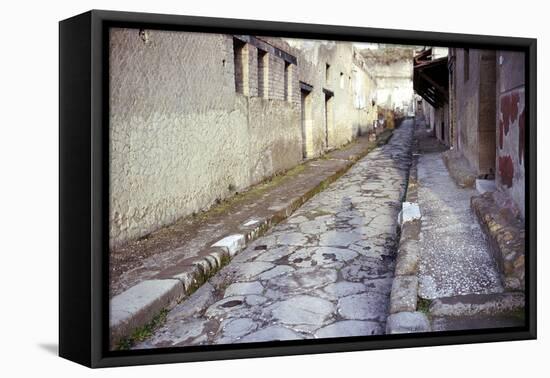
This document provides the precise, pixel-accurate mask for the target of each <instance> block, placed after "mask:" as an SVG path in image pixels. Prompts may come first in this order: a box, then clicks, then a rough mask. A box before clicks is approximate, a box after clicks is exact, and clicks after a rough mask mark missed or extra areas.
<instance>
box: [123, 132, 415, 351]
mask: <svg viewBox="0 0 550 378" xmlns="http://www.w3.org/2000/svg"><path fill="white" fill-rule="evenodd" d="M411 123H412V122H411V121H404V122H403V124H402V126H401V127H399V128H398V129H396V130H395V131H394V136H393V137H392V139H391V140H390V142H389V143H388V144H387V145H384V146H382V147H379V148H377V149H375V150H374V151H372V152H371V153H369V154H368V155H367V156H366V157H364V158H362V159H360V160H359V161H358V162H357V163H356V164H355V165H354V166H353V167H352V168H351V169H350V170H349V171H347V173H345V174H344V175H343V176H342V177H340V178H339V179H338V180H337V181H335V182H333V183H332V184H331V185H329V186H328V188H326V189H325V190H324V191H322V192H320V193H318V194H317V195H315V196H314V197H313V198H311V199H310V200H309V201H307V202H306V203H305V204H304V205H303V206H301V207H300V208H299V209H297V210H296V212H295V213H294V214H293V215H291V216H290V217H289V218H288V219H287V220H285V221H282V222H281V223H279V224H278V225H276V226H274V227H273V228H272V229H271V230H269V231H268V232H267V233H266V234H265V235H263V236H261V237H259V238H258V239H256V240H254V241H252V242H251V243H249V244H248V245H247V247H246V248H245V249H244V250H243V251H241V252H239V253H238V254H237V255H236V256H235V258H233V259H232V260H231V262H229V264H228V265H226V266H225V267H224V268H223V269H221V270H220V271H219V272H218V273H217V274H216V275H215V276H213V277H212V278H210V279H209V281H208V285H209V286H208V287H207V288H208V289H204V286H203V287H201V288H200V289H199V290H198V291H196V292H195V293H194V294H192V295H191V296H190V297H189V298H188V299H186V300H185V301H183V302H182V303H180V304H179V305H178V306H177V307H176V308H174V309H173V310H171V311H170V312H169V313H168V316H167V320H166V323H165V324H164V325H163V326H162V327H160V328H159V329H158V330H156V331H155V333H154V334H153V335H152V337H151V338H149V339H148V340H146V341H144V342H142V343H140V344H137V345H135V346H134V348H135V349H142V348H155V347H161V346H182V345H205V344H224V343H239V342H258V341H273V340H289V339H302V338H316V337H335V336H337V335H340V336H345V335H354V336H359V335H372V334H381V333H384V330H385V328H386V318H387V316H388V310H389V295H390V290H391V283H392V279H393V271H394V268H395V251H396V247H397V243H398V240H397V238H398V233H397V215H398V212H399V210H400V209H401V201H402V199H403V196H404V192H405V187H406V178H407V173H408V169H409V165H410V145H411V140H412V125H411ZM182 314H185V315H182Z"/></svg>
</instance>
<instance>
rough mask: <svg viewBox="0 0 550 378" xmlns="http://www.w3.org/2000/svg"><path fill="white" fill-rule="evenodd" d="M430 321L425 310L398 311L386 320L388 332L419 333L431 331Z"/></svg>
mask: <svg viewBox="0 0 550 378" xmlns="http://www.w3.org/2000/svg"><path fill="white" fill-rule="evenodd" d="M430 329H431V328H430V322H429V320H428V317H427V316H426V314H424V313H423V312H419V311H415V312H398V313H396V314H392V315H390V316H388V319H387V320H386V333H387V334H397V333H417V332H429V331H430Z"/></svg>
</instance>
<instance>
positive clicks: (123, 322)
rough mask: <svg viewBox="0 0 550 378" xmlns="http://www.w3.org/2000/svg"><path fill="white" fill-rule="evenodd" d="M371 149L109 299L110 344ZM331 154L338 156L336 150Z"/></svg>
mask: <svg viewBox="0 0 550 378" xmlns="http://www.w3.org/2000/svg"><path fill="white" fill-rule="evenodd" d="M391 136H392V134H391V133H385V134H381V136H380V138H379V139H378V140H377V141H376V146H380V145H383V144H386V143H387V142H388V141H389V140H390V138H391ZM369 152H370V149H365V150H364V151H363V152H361V153H357V154H353V155H351V156H350V157H349V159H346V161H347V164H345V165H344V167H343V168H341V169H339V170H337V171H336V172H334V173H333V174H332V175H331V176H329V177H327V178H326V179H325V180H323V181H322V182H320V183H319V184H318V185H317V186H315V187H313V188H312V189H310V190H309V191H308V192H306V193H305V194H303V195H301V196H299V197H296V198H293V199H291V200H290V201H288V202H287V203H286V204H284V205H280V206H278V207H277V208H276V209H275V208H274V209H273V210H275V212H274V213H272V215H271V216H270V217H269V218H267V219H261V220H259V219H251V220H249V221H247V222H245V223H244V224H243V227H242V229H243V233H242V234H232V235H228V236H226V237H224V238H222V239H220V240H218V241H217V242H215V243H214V244H212V246H211V247H210V248H209V249H206V250H205V251H202V252H201V254H200V255H199V256H197V257H195V258H190V259H187V260H183V261H181V262H179V263H178V264H175V265H174V266H171V267H170V268H168V269H165V270H163V271H162V272H160V273H158V274H157V275H156V276H155V277H154V279H151V280H146V281H142V282H140V283H138V284H136V285H134V286H132V287H130V288H129V289H127V290H126V291H124V292H122V293H120V294H118V295H116V296H115V297H113V298H112V299H111V301H110V312H111V315H110V319H111V321H110V344H111V347H112V348H116V347H117V345H118V344H119V343H120V341H122V340H124V339H125V338H128V337H130V336H131V335H132V333H133V332H134V331H135V330H136V329H138V328H139V327H142V326H144V325H146V324H148V323H150V322H151V321H152V320H153V318H154V317H155V316H156V315H158V314H159V313H160V312H161V311H162V310H171V309H172V308H174V307H175V306H176V305H177V304H178V303H179V302H181V301H182V300H183V299H185V298H186V297H188V296H189V295H191V294H192V293H193V292H194V291H195V290H197V288H198V287H200V286H201V285H202V284H203V283H204V282H206V281H207V280H208V279H209V278H210V277H212V276H213V275H214V274H215V273H216V272H217V271H218V270H220V269H221V268H222V267H223V266H224V265H226V264H227V263H228V262H229V261H230V260H231V259H232V258H233V257H234V256H236V255H237V254H238V253H239V252H240V251H241V250H243V249H244V248H246V246H247V244H248V243H249V242H250V241H253V240H255V239H256V238H258V237H259V236H261V235H262V234H263V233H265V232H266V231H267V230H268V229H269V228H270V227H272V226H273V225H275V224H277V223H279V222H281V221H283V220H284V219H286V218H288V217H289V216H290V215H291V214H292V213H293V212H294V211H295V210H296V209H298V208H299V207H300V206H301V205H303V204H304V203H305V202H306V201H307V200H309V199H310V198H311V197H313V196H314V195H315V194H317V193H318V192H320V191H322V190H323V189H325V188H326V187H327V186H328V185H329V184H331V183H332V182H334V181H336V180H337V179H338V178H340V177H341V176H342V175H343V174H344V173H346V172H347V171H348V170H349V169H350V168H351V167H352V166H353V165H354V164H355V163H356V162H357V161H359V160H360V159H362V158H363V157H365V156H366V155H367V154H368V153H369ZM334 158H336V159H338V154H337V153H336V154H335V156H334Z"/></svg>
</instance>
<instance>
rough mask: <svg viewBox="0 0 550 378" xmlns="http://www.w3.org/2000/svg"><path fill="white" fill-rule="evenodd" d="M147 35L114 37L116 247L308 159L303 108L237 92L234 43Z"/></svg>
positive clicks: (125, 32)
mask: <svg viewBox="0 0 550 378" xmlns="http://www.w3.org/2000/svg"><path fill="white" fill-rule="evenodd" d="M146 35H147V37H146V38H145V39H146V41H144V40H143V38H142V37H141V36H140V34H139V31H138V30H136V29H112V30H111V33H110V56H109V64H110V242H111V245H112V246H115V245H117V244H120V243H122V242H124V241H126V240H129V239H132V238H137V237H140V236H142V235H145V234H147V233H149V232H151V231H153V230H155V229H157V228H159V227H161V226H163V225H166V224H169V223H172V222H174V221H175V220H177V219H178V218H179V217H182V216H185V215H189V214H191V213H193V212H197V211H200V210H203V209H206V208H208V207H209V206H210V205H211V204H212V203H214V202H215V201H216V200H217V199H223V198H226V197H228V196H230V195H232V194H234V192H235V190H242V189H244V188H246V187H248V186H250V185H252V184H254V183H256V182H258V181H260V180H262V179H264V178H265V177H267V176H270V175H272V174H274V173H276V172H277V171H281V170H285V169H288V168H291V167H292V166H294V165H296V164H297V163H299V162H300V160H301V145H300V141H301V136H300V107H299V103H298V101H299V99H296V97H293V98H292V102H288V101H284V100H280V99H261V98H258V97H247V96H244V95H241V94H238V93H236V92H235V79H234V67H233V40H232V37H231V36H228V35H220V34H197V33H183V32H166V31H152V30H148V31H147V32H146ZM276 67H279V68H280V67H281V65H275V64H274V65H273V69H274V70H275V69H277V68H276ZM283 67H284V65H283ZM251 68H252V66H251ZM283 69H284V68H283ZM294 76H295V77H296V76H297V75H294ZM295 80H296V83H295V84H296V85H297V84H298V83H297V78H296V79H295ZM276 92H277V90H276V87H275V86H274V87H273V93H272V96H273V97H275V96H276V95H277V93H276Z"/></svg>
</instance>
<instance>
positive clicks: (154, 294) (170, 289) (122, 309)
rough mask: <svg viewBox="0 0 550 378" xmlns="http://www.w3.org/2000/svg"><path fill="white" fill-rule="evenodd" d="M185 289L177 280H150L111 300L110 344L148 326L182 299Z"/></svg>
mask: <svg viewBox="0 0 550 378" xmlns="http://www.w3.org/2000/svg"><path fill="white" fill-rule="evenodd" d="M183 293H184V287H183V285H182V284H181V282H180V281H179V280H177V279H167V280H147V281H143V282H141V283H139V284H137V285H136V286H133V287H131V288H130V289H128V290H126V291H125V292H123V293H121V294H119V295H117V296H115V297H114V298H113V299H111V304H110V307H111V308H110V310H111V314H110V322H109V326H110V329H111V340H113V341H118V340H120V339H121V338H124V337H126V336H127V335H129V334H130V333H131V332H132V331H133V330H134V329H136V328H138V327H140V326H142V325H143V324H146V323H148V322H149V321H150V320H151V319H152V318H153V317H154V316H155V315H156V314H157V313H158V312H159V311H160V309H163V308H170V307H173V306H175V305H176V303H177V302H178V301H179V300H180V298H182V296H183Z"/></svg>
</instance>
